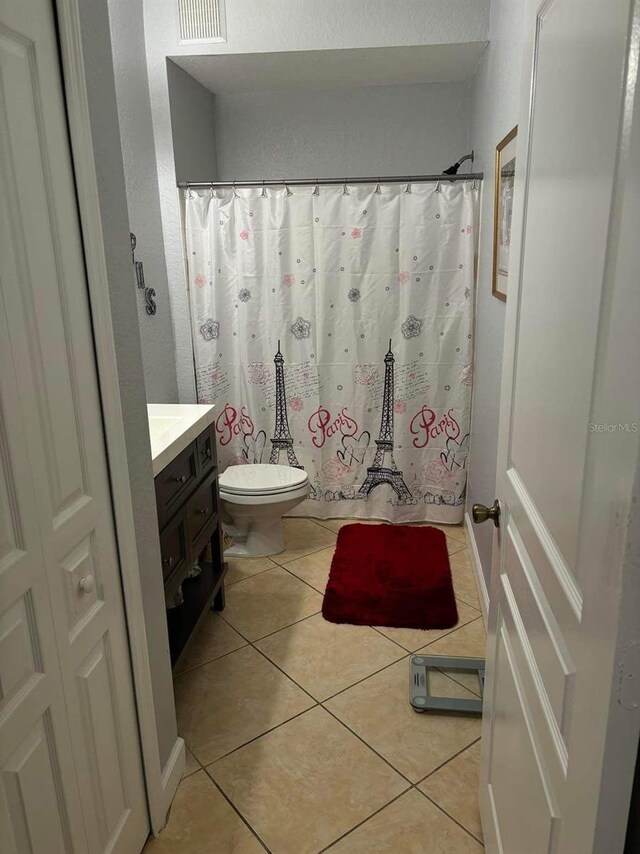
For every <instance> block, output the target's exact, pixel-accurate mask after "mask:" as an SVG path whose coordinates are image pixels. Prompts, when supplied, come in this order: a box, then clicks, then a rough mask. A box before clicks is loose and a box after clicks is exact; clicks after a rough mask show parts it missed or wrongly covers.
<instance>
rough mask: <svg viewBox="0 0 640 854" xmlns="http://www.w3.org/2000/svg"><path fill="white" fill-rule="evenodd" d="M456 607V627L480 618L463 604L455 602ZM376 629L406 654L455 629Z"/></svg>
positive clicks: (387, 627) (472, 609)
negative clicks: (405, 651)
mask: <svg viewBox="0 0 640 854" xmlns="http://www.w3.org/2000/svg"><path fill="white" fill-rule="evenodd" d="M456 605H457V607H458V626H464V625H465V623H469V622H471V620H475V619H477V617H479V616H480V613H479V611H477V610H476V609H475V608H472V607H471V606H470V605H467V604H466V603H465V602H456ZM376 628H377V629H378V631H379V632H382V634H383V635H385V636H386V637H388V638H390V639H391V640H392V641H395V643H399V644H400V646H402V647H404V649H406V650H407V651H408V652H416V650H418V649H420V648H421V647H423V646H426V645H427V644H429V643H433V641H436V640H438V639H439V638H441V637H444V636H445V635H447V634H448V633H449V632H452V631H455V629H397V628H391V627H389V626H376Z"/></svg>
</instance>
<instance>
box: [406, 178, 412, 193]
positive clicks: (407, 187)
mask: <svg viewBox="0 0 640 854" xmlns="http://www.w3.org/2000/svg"><path fill="white" fill-rule="evenodd" d="M405 193H409V195H411V181H410V180H409V181H408V182H407V186H406V188H405Z"/></svg>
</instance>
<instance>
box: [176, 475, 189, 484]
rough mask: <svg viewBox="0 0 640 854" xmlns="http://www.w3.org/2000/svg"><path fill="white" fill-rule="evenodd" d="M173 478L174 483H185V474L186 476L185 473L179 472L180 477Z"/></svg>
mask: <svg viewBox="0 0 640 854" xmlns="http://www.w3.org/2000/svg"><path fill="white" fill-rule="evenodd" d="M175 480H176V483H186V482H187V476H186V474H181V475H180V477H176V478H175Z"/></svg>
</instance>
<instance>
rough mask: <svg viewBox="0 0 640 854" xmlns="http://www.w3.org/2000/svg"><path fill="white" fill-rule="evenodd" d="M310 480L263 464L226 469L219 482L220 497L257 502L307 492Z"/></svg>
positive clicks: (297, 471) (289, 469)
mask: <svg viewBox="0 0 640 854" xmlns="http://www.w3.org/2000/svg"><path fill="white" fill-rule="evenodd" d="M308 481H309V478H308V476H307V473H306V471H305V470H304V469H298V468H293V467H292V466H278V465H271V464H264V463H255V464H253V465H239V466H229V467H228V468H227V469H226V470H225V471H224V472H223V473H222V474H221V475H220V478H219V487H220V495H221V496H223V497H225V496H229V499H228V500H230V501H233V500H234V498H233V496H238V498H241V497H245V498H249V497H251V496H254V497H256V498H260V497H265V496H268V495H287V494H289V493H292V492H299V491H300V490H301V489H303V488H306V487H307V484H308Z"/></svg>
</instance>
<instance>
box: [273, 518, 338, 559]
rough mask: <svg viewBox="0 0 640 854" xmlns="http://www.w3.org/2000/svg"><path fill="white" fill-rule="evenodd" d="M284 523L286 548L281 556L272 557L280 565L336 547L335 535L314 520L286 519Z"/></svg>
mask: <svg viewBox="0 0 640 854" xmlns="http://www.w3.org/2000/svg"><path fill="white" fill-rule="evenodd" d="M282 523H283V525H284V542H285V546H286V548H285V550H284V551H283V552H280V554H277V555H272V557H271V559H272V560H274V561H275V562H276V563H279V564H280V565H282V564H283V563H289V562H290V561H292V560H297V559H298V558H299V557H304V556H305V555H308V554H311V553H312V552H318V551H320V549H326V548H328V547H329V546H334V545H335V543H336V535H335V533H334V532H333V531H330V530H329V529H328V528H324V527H323V526H322V525H318V524H317V523H316V522H314V521H313V520H312V519H304V518H301V517H299V518H297V519H294V518H285V519H283V520H282Z"/></svg>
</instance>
